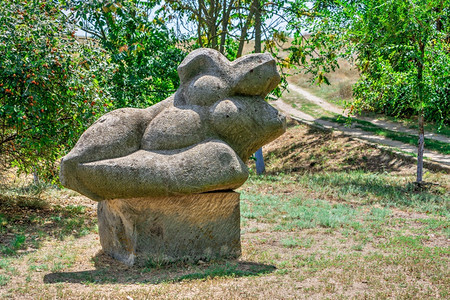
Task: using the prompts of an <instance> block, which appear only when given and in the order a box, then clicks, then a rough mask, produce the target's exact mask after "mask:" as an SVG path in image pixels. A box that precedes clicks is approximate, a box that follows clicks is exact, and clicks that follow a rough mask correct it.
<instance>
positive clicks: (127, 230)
mask: <svg viewBox="0 0 450 300" xmlns="http://www.w3.org/2000/svg"><path fill="white" fill-rule="evenodd" d="M98 219H99V234H100V242H101V244H102V247H103V250H104V251H105V252H106V253H108V254H109V255H111V256H112V257H114V258H116V259H117V260H119V261H122V262H124V263H126V264H128V265H133V264H137V265H145V264H147V263H164V262H172V261H178V260H189V261H198V260H200V259H202V260H208V259H212V258H218V257H233V258H234V257H238V256H240V254H241V244H240V212H239V194H238V193H235V192H215V193H203V194H193V195H184V196H172V197H157V198H139V199H121V200H105V201H102V202H99V204H98Z"/></svg>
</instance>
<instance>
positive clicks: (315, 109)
mask: <svg viewBox="0 0 450 300" xmlns="http://www.w3.org/2000/svg"><path fill="white" fill-rule="evenodd" d="M282 99H283V101H285V102H286V103H288V104H290V105H291V106H292V107H294V108H296V109H298V110H301V111H302V112H304V113H306V114H308V115H310V116H313V117H314V118H320V117H322V116H327V117H332V116H333V113H330V112H328V111H326V110H325V109H323V108H322V107H321V106H319V105H317V104H315V103H313V102H311V101H309V100H307V99H306V98H305V97H303V96H302V95H300V94H299V93H296V92H294V91H290V92H289V93H286V94H285V95H284V96H283V98H282Z"/></svg>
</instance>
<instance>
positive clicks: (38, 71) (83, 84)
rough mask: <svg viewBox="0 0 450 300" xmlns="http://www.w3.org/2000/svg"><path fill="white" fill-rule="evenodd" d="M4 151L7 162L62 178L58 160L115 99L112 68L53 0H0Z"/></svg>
mask: <svg viewBox="0 0 450 300" xmlns="http://www.w3.org/2000/svg"><path fill="white" fill-rule="evenodd" d="M0 15H1V16H2V17H1V18H0V57H1V60H0V124H1V128H0V155H1V159H2V165H3V166H9V165H13V166H17V167H18V168H19V170H20V171H25V172H31V171H36V172H37V173H39V174H40V175H43V176H44V177H47V178H49V177H50V178H51V177H53V176H54V175H56V173H57V172H55V171H56V166H55V161H56V160H57V158H58V157H60V156H61V154H62V153H64V152H66V151H67V149H69V148H71V147H72V146H73V145H74V143H75V142H76V140H77V139H78V137H79V135H80V134H81V132H83V131H84V130H85V129H86V126H87V125H89V124H90V123H92V122H93V120H94V119H95V118H96V117H97V116H96V114H99V113H101V112H104V111H105V110H106V109H107V108H106V107H110V106H111V105H112V104H111V102H110V101H109V100H108V97H105V93H104V92H103V90H102V88H101V87H102V86H104V85H105V82H107V81H108V80H109V78H108V76H109V74H112V73H110V72H109V71H110V67H109V66H110V65H109V64H108V59H107V57H106V56H105V55H104V53H103V52H102V51H100V49H98V48H97V47H95V45H93V44H92V43H90V42H85V43H79V42H78V41H77V40H76V39H75V38H74V30H73V28H72V27H70V26H68V24H67V22H66V19H65V17H64V15H63V14H62V13H61V8H60V7H59V6H57V5H55V4H54V2H51V1H39V2H37V1H29V2H26V1H23V2H18V1H6V0H1V1H0Z"/></svg>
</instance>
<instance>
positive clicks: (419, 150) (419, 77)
mask: <svg viewBox="0 0 450 300" xmlns="http://www.w3.org/2000/svg"><path fill="white" fill-rule="evenodd" d="M419 51H420V58H419V59H418V60H417V84H418V87H419V89H418V98H419V105H420V110H419V142H418V145H417V147H418V148H417V180H416V183H417V184H418V185H419V186H420V185H421V184H422V176H423V150H424V145H425V139H424V126H423V123H424V120H423V117H424V116H423V113H424V112H423V59H424V56H425V44H424V43H420V44H419Z"/></svg>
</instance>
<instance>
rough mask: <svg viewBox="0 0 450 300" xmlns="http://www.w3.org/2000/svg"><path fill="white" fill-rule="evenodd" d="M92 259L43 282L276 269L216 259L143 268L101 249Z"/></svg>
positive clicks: (154, 279) (164, 279)
mask: <svg viewBox="0 0 450 300" xmlns="http://www.w3.org/2000/svg"><path fill="white" fill-rule="evenodd" d="M93 260H94V262H95V263H94V265H95V270H87V271H78V272H54V273H49V274H47V275H45V276H44V282H45V283H61V282H68V283H91V284H125V283H148V284H161V283H175V282H180V281H185V280H198V279H206V278H228V277H230V278H231V277H232V278H236V277H250V276H259V275H263V274H268V273H272V272H274V271H275V270H276V267H275V266H273V265H267V264H262V263H255V262H248V261H239V260H217V261H211V262H207V263H201V264H190V263H183V262H177V263H172V264H165V265H159V264H157V263H155V262H149V263H148V265H147V266H146V267H141V268H137V267H128V266H126V265H124V264H121V263H118V262H117V261H115V260H113V259H112V258H110V257H109V256H108V255H106V254H105V253H104V252H103V251H99V253H97V255H96V256H95V257H94V258H93Z"/></svg>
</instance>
